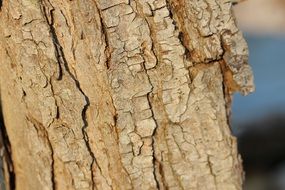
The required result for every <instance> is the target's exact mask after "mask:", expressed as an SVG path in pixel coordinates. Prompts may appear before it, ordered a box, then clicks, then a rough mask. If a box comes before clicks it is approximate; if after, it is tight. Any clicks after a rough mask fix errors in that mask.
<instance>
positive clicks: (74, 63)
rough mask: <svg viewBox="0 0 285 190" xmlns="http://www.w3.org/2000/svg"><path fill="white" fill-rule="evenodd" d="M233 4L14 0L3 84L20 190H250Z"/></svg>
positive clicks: (2, 60) (0, 73) (5, 26)
mask: <svg viewBox="0 0 285 190" xmlns="http://www.w3.org/2000/svg"><path fill="white" fill-rule="evenodd" d="M231 6H232V5H231V1H228V2H224V1H216V0H204V1H198V0H183V1H178V0H112V1H109V0H96V1H95V0H85V1H77V0H73V1H59V0H21V1H18V0H10V1H9V2H6V3H5V4H4V5H3V6H2V8H1V12H0V33H1V34H3V35H1V36H0V79H1V84H0V87H1V94H2V97H3V100H2V103H3V113H4V117H5V125H6V130H7V135H8V137H9V139H10V142H11V149H12V151H13V154H12V161H13V166H14V172H15V175H16V178H15V188H16V189H24V190H25V189H27V190H28V189H29V190H33V189H58V190H64V189H66V190H72V189H74V190H75V189H78V190H84V189H86V190H87V189H98V190H101V189H103V190H113V189H124V190H125V189H136V190H140V189H199V190H200V189H202V190H203V189H205V190H207V189H209V190H212V189H219V190H223V189H224V190H231V189H232V190H239V189H241V188H242V179H243V172H242V167H241V161H240V157H239V155H238V153H237V148H236V140H235V138H234V137H232V135H231V133H230V130H229V122H228V120H229V112H230V99H231V94H232V93H233V92H235V91H241V92H242V93H243V94H247V93H249V92H251V91H253V89H254V86H253V78H252V74H251V70H250V67H249V65H248V64H247V58H248V55H247V46H246V43H245V42H244V39H243V37H242V34H241V33H240V32H239V30H238V29H237V27H236V24H235V21H234V18H233V15H232V12H231ZM27 174H28V175H27ZM11 189H13V188H11Z"/></svg>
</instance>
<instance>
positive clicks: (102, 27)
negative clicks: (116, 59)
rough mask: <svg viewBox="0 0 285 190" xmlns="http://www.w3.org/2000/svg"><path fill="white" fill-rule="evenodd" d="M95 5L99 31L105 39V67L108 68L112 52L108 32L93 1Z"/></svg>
mask: <svg viewBox="0 0 285 190" xmlns="http://www.w3.org/2000/svg"><path fill="white" fill-rule="evenodd" d="M95 7H96V9H97V12H98V15H99V19H100V23H101V33H102V35H103V38H104V40H105V51H104V53H105V55H106V67H107V69H110V67H111V58H112V53H111V52H110V48H109V39H108V32H107V26H106V25H105V24H104V21H103V16H102V13H101V11H102V10H100V9H99V8H98V6H97V3H96V2H95Z"/></svg>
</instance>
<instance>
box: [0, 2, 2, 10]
mask: <svg viewBox="0 0 285 190" xmlns="http://www.w3.org/2000/svg"><path fill="white" fill-rule="evenodd" d="M1 8H2V0H0V11H1Z"/></svg>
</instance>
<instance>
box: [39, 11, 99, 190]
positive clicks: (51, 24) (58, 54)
mask: <svg viewBox="0 0 285 190" xmlns="http://www.w3.org/2000/svg"><path fill="white" fill-rule="evenodd" d="M42 8H43V14H44V16H45V18H46V22H47V24H48V25H49V27H50V33H51V36H52V40H53V43H54V48H55V51H56V52H55V53H56V57H57V61H58V64H59V68H60V72H59V77H58V80H61V79H62V75H63V68H64V69H65V71H66V72H67V73H68V75H69V76H70V77H71V78H72V79H73V81H74V83H75V85H76V87H77V89H78V90H79V91H80V93H81V94H82V95H83V96H84V99H85V102H86V104H85V105H84V107H83V109H82V113H81V115H82V120H83V127H82V134H83V139H84V141H85V144H86V147H87V150H88V152H89V154H90V156H91V158H92V162H91V164H90V172H91V183H92V189H94V188H95V183H94V173H93V165H94V163H97V161H96V158H95V155H94V153H93V152H92V149H91V146H90V143H89V138H88V134H87V131H86V128H87V127H88V122H87V119H86V111H87V109H88V107H89V106H90V101H89V98H88V97H87V96H86V95H85V93H84V92H83V90H82V89H81V87H80V83H79V81H78V80H77V79H76V78H75V76H74V75H73V74H72V73H71V72H70V69H69V67H68V63H67V60H66V58H65V56H64V52H63V49H62V46H61V45H60V43H59V40H58V37H57V34H56V31H55V28H54V20H53V19H54V16H53V11H54V9H52V10H50V17H51V21H49V19H48V15H47V12H46V9H45V6H44V5H42ZM97 166H98V168H99V170H100V172H101V173H102V171H101V168H100V167H99V165H98V164H97Z"/></svg>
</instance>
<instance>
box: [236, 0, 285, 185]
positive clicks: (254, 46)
mask: <svg viewBox="0 0 285 190" xmlns="http://www.w3.org/2000/svg"><path fill="white" fill-rule="evenodd" d="M234 10H235V15H236V17H237V21H238V24H239V26H240V28H241V29H242V31H243V32H244V34H245V38H246V40H247V42H248V45H249V51H250V58H249V62H250V64H251V66H252V68H253V72H254V75H255V84H256V92H255V93H253V94H251V95H249V96H247V97H242V96H240V95H235V96H234V104H233V118H232V123H233V132H234V134H235V135H236V136H237V137H238V142H239V151H240V152H241V155H242V158H243V160H244V169H245V171H246V181H245V187H244V189H245V190H285V59H284V57H285V0H246V1H244V2H242V3H240V4H238V5H236V6H235V8H234Z"/></svg>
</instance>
